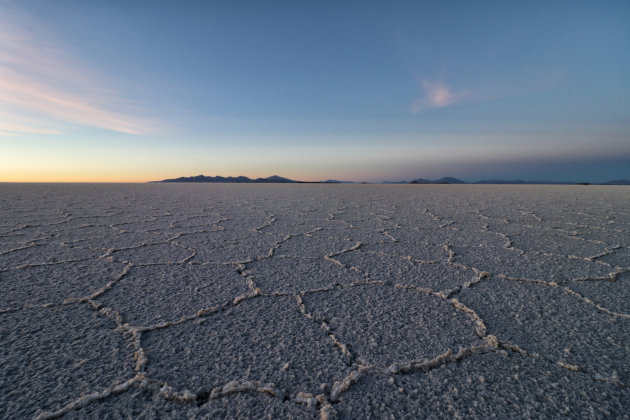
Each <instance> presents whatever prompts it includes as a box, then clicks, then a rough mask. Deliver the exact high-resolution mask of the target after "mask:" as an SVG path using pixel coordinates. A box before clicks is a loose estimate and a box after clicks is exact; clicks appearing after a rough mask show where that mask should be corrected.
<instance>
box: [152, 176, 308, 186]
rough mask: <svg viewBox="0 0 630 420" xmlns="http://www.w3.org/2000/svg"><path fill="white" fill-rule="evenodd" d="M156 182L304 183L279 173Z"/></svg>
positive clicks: (190, 177)
mask: <svg viewBox="0 0 630 420" xmlns="http://www.w3.org/2000/svg"><path fill="white" fill-rule="evenodd" d="M154 182H219V183H255V184H289V183H295V184H302V183H303V182H302V181H294V180H292V179H289V178H283V177H281V176H278V175H272V176H269V177H267V178H256V179H252V178H248V177H246V176H237V177H234V176H228V177H224V176H218V175H217V176H205V175H197V176H183V177H180V178H174V179H165V180H163V181H154Z"/></svg>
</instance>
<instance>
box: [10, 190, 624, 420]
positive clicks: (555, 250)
mask: <svg viewBox="0 0 630 420" xmlns="http://www.w3.org/2000/svg"><path fill="white" fill-rule="evenodd" d="M0 214H1V215H2V217H1V218H0V287H1V290H2V293H0V342H1V343H2V345H1V346H0V352H1V357H0V417H2V418H39V419H45V418H57V417H66V418H321V419H324V418H335V417H338V418H370V417H373V418H384V417H396V418H424V417H429V418H445V417H449V418H453V417H456V418H461V417H472V418H488V417H496V418H531V417H572V418H582V417H591V418H604V417H617V418H623V417H624V416H627V409H628V406H630V388H629V385H630V370H629V369H628V366H630V335H629V333H628V331H630V307H629V306H628V302H629V301H630V299H628V298H629V297H630V190H628V188H626V187H582V186H566V187H560V186H470V185H469V186H454V185H451V186H435V185H426V186H422V185H407V186H403V185H398V186H378V185H244V184H232V185H218V184H197V185H176V184H175V185H173V184H170V185H169V184H147V185H131V184H130V185H122V184H121V185H106V184H103V185H80V184H77V185H61V184H49V185H35V184H32V185H27V184H24V185H19V184H0Z"/></svg>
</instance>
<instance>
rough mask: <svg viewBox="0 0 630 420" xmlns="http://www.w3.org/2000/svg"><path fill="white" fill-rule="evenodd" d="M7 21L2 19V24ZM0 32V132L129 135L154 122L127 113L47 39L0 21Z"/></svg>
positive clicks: (123, 104)
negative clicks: (83, 129)
mask: <svg viewBox="0 0 630 420" xmlns="http://www.w3.org/2000/svg"><path fill="white" fill-rule="evenodd" d="M3 23H5V22H3ZM3 26H5V27H4V29H2V30H0V108H1V109H2V110H3V111H4V112H2V113H1V114H0V135H3V136H16V135H21V134H45V135H46V134H52V135H54V134H61V133H62V130H61V129H60V127H64V128H67V127H68V126H71V125H81V126H87V127H92V128H101V129H106V130H111V131H115V132H120V133H127V134H147V133H152V132H155V131H156V129H155V127H156V124H155V123H154V122H152V121H150V120H149V119H147V118H143V117H141V116H138V115H137V112H132V111H129V107H128V106H126V102H125V101H124V100H123V99H121V98H120V96H119V95H118V94H117V93H116V92H114V91H112V90H108V89H105V88H103V87H101V83H99V81H98V80H99V77H98V76H96V75H95V74H93V73H92V74H91V73H90V71H89V70H86V69H85V68H83V67H84V66H81V65H80V63H79V62H78V61H77V60H76V59H74V57H71V56H70V55H69V54H67V53H66V52H65V51H64V50H63V49H61V48H59V47H58V46H57V45H55V44H54V43H51V42H50V41H43V40H45V39H47V37H45V36H43V34H37V33H33V32H29V31H26V30H24V29H20V28H17V27H15V26H12V25H3Z"/></svg>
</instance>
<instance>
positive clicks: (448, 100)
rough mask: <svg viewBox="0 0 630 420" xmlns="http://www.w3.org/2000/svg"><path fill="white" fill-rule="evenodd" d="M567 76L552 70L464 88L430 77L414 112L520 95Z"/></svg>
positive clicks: (422, 83)
mask: <svg viewBox="0 0 630 420" xmlns="http://www.w3.org/2000/svg"><path fill="white" fill-rule="evenodd" d="M562 80H563V76H562V74H561V73H558V72H555V73H548V74H545V75H543V76H542V77H539V79H537V80H533V81H530V82H529V84H528V85H524V84H523V83H520V82H519V83H510V84H505V83H501V84H496V85H495V86H491V87H485V88H483V89H480V88H465V89H464V88H460V87H457V88H456V87H453V86H451V85H447V84H446V83H444V82H442V81H437V82H436V81H432V80H428V79H421V80H420V88H421V94H420V95H419V97H418V98H417V99H416V100H415V101H414V102H413V103H412V104H411V112H413V113H414V114H416V113H418V112H421V111H425V110H428V109H435V108H445V107H448V106H452V105H459V104H472V103H479V102H486V101H493V100H497V99H502V98H507V97H511V96H516V95H522V94H528V93H533V92H539V91H543V90H547V89H550V88H552V87H554V86H557V85H558V84H560V83H561V82H562Z"/></svg>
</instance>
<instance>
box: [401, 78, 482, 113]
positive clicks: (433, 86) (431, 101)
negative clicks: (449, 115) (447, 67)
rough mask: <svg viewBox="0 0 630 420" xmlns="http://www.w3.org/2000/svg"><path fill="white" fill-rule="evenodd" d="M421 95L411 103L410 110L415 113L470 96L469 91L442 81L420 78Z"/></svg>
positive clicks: (460, 100)
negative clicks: (455, 87)
mask: <svg viewBox="0 0 630 420" xmlns="http://www.w3.org/2000/svg"><path fill="white" fill-rule="evenodd" d="M421 85H422V95H421V96H420V97H419V98H418V99H416V100H415V101H414V102H413V103H412V104H411V111H412V112H413V113H414V114H415V113H417V112H420V111H424V110H426V109H432V108H444V107H447V106H449V105H455V104H458V103H461V102H464V101H466V100H467V99H470V98H471V95H470V93H469V92H465V91H456V90H454V89H453V88H452V87H449V86H447V85H446V84H444V83H443V82H432V81H429V80H426V79H423V80H421Z"/></svg>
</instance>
